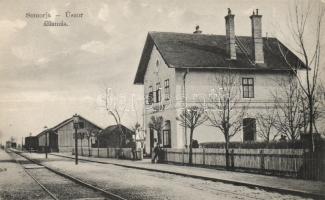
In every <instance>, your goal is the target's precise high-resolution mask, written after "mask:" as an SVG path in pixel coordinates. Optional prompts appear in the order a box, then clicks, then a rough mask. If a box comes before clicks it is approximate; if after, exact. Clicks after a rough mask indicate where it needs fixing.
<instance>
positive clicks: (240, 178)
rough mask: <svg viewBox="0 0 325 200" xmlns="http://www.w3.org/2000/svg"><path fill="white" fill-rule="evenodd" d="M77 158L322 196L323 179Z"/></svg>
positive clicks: (323, 196)
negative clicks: (301, 178) (315, 179)
mask: <svg viewBox="0 0 325 200" xmlns="http://www.w3.org/2000/svg"><path fill="white" fill-rule="evenodd" d="M52 155H56V156H64V157H69V158H71V159H73V158H74V156H73V155H71V154H68V153H52ZM79 159H80V160H84V161H91V162H99V163H107V164H114V165H117V166H122V167H128V168H134V169H141V170H148V171H155V172H162V173H170V174H175V175H181V176H186V177H192V178H199V179H204V180H211V181H217V182H223V183H230V184H234V185H242V186H248V187H251V188H255V187H256V188H260V189H265V190H268V191H274V192H279V193H288V194H294V195H300V196H306V197H314V198H317V199H325V182H321V181H310V180H300V179H294V178H283V177H276V176H268V175H260V174H251V173H242V172H232V171H225V170H217V169H208V168H199V167H191V166H180V165H168V164H158V163H154V164H153V163H151V160H150V159H144V160H141V161H131V160H119V159H112V158H95V157H85V156H79Z"/></svg>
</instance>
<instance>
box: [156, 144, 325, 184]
mask: <svg viewBox="0 0 325 200" xmlns="http://www.w3.org/2000/svg"><path fill="white" fill-rule="evenodd" d="M229 153H230V155H229V158H230V159H229V162H230V163H229V164H230V167H231V169H233V170H239V171H249V172H256V173H262V174H270V175H281V176H290V177H300V178H305V179H321V177H323V176H324V174H322V171H324V170H322V169H324V165H319V163H320V162H322V163H324V156H322V157H319V156H318V157H312V156H313V154H310V153H308V151H307V150H303V149H230V151H229ZM225 155H226V153H225V149H214V148H211V149H209V148H198V149H193V163H192V164H193V165H195V166H202V167H222V168H224V167H226V156H225ZM159 159H160V161H161V162H164V163H175V164H182V165H186V164H188V163H189V162H188V160H189V149H172V148H168V149H163V150H162V153H161V154H160V158H159ZM316 162H317V163H318V164H317V163H316ZM309 165H310V166H309ZM309 174H314V175H313V176H312V177H311V176H310V175H309Z"/></svg>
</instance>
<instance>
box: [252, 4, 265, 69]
mask: <svg viewBox="0 0 325 200" xmlns="http://www.w3.org/2000/svg"><path fill="white" fill-rule="evenodd" d="M250 18H251V21H252V40H253V44H252V47H253V48H252V50H253V56H254V61H255V63H264V51H263V38H262V15H259V14H258V9H256V13H255V12H254V11H253V14H252V15H251V16H250Z"/></svg>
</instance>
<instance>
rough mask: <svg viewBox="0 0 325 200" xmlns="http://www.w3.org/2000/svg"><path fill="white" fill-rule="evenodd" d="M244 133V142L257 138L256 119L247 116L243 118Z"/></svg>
mask: <svg viewBox="0 0 325 200" xmlns="http://www.w3.org/2000/svg"><path fill="white" fill-rule="evenodd" d="M243 133H244V135H243V140H244V142H246V141H255V140H256V119H254V118H245V119H244V120H243Z"/></svg>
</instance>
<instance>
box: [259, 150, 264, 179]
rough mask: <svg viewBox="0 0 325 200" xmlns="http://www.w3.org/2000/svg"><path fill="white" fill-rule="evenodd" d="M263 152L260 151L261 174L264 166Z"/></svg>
mask: <svg viewBox="0 0 325 200" xmlns="http://www.w3.org/2000/svg"><path fill="white" fill-rule="evenodd" d="M264 156H265V155H264V151H263V149H261V150H260V162H261V163H260V164H261V172H262V173H263V172H264V170H265V165H264Z"/></svg>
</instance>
